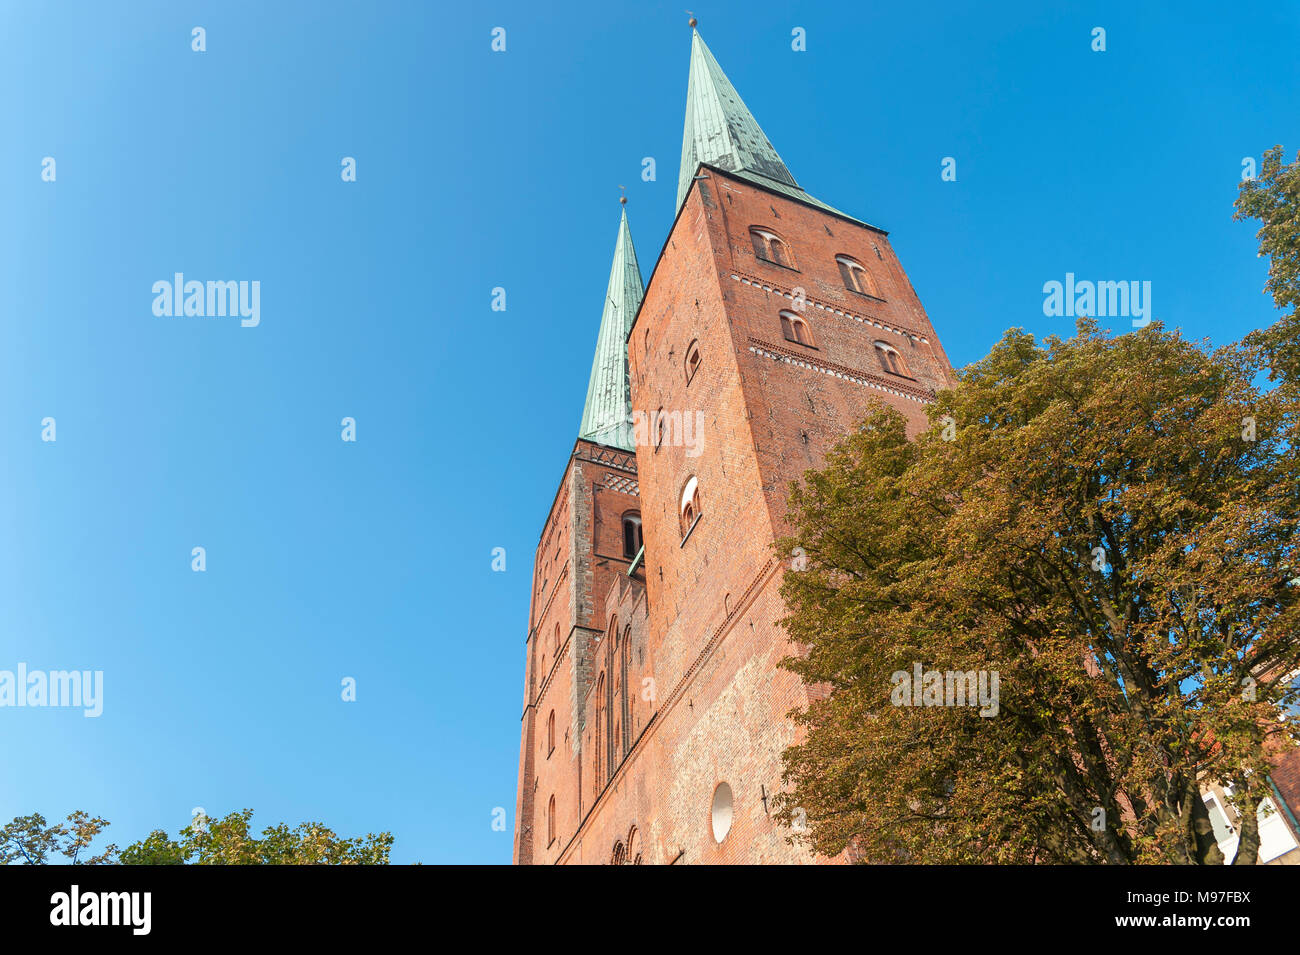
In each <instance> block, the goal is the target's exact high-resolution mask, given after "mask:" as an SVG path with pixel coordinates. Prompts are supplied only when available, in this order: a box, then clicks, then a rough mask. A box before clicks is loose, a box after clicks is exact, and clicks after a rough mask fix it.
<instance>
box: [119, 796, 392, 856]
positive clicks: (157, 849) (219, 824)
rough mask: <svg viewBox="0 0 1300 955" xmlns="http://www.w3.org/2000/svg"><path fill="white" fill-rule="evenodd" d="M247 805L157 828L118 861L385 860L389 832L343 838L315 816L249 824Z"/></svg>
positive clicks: (389, 844) (249, 812) (390, 839)
mask: <svg viewBox="0 0 1300 955" xmlns="http://www.w3.org/2000/svg"><path fill="white" fill-rule="evenodd" d="M252 818H253V810H251V809H244V810H242V811H241V812H232V813H230V814H229V815H227V816H226V817H225V818H224V819H219V820H217V819H214V820H208V819H203V820H201V821H196V822H193V823H191V824H190V825H188V826H186V827H185V828H184V829H182V830H181V831H180V833H179V838H178V839H176V840H172V839H170V838H169V837H168V836H167V834H166V833H165V832H163V831H162V830H154V831H153V832H151V833H150V834H149V835H148V837H146V838H145V839H143V840H142V841H140V842H137V843H135V844H134V845H131V846H128V847H127V848H126V849H124V850H123V851H122V855H121V861H122V863H123V864H124V865H180V864H183V863H187V862H190V863H196V864H198V865H387V864H388V857H389V853H390V852H391V850H392V846H393V837H392V834H391V833H387V832H384V833H379V834H378V835H376V834H374V833H368V834H367V835H365V836H362V837H358V838H354V839H345V838H341V837H340V836H339V835H338V834H336V833H335V832H334V830H333V829H330V828H329V827H328V826H325V825H323V824H321V823H318V822H304V823H302V824H301V825H299V826H296V827H294V828H292V829H291V828H289V826H287V825H285V824H283V823H280V824H279V825H275V826H268V827H267V828H266V829H264V830H262V834H261V836H260V837H258V836H256V835H254V834H253V833H252V831H251V829H250V823H251V821H252Z"/></svg>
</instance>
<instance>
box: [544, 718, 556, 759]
mask: <svg viewBox="0 0 1300 955" xmlns="http://www.w3.org/2000/svg"><path fill="white" fill-rule="evenodd" d="M553 752H555V710H551V715H550V716H548V717H546V755H547V756H550V755H551V754H552V753H553Z"/></svg>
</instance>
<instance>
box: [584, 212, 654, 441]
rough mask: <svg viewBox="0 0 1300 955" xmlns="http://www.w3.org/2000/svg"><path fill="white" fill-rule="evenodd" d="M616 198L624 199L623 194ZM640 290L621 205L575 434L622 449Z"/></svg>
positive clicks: (628, 429) (627, 432)
mask: <svg viewBox="0 0 1300 955" xmlns="http://www.w3.org/2000/svg"><path fill="white" fill-rule="evenodd" d="M622 201H623V202H624V203H626V202H627V200H626V199H623V200H622ZM644 295H645V285H644V284H642V282H641V267H640V266H639V265H637V261H636V249H634V248H633V247H632V230H631V229H629V228H628V225H627V209H626V208H624V209H623V219H622V221H621V222H620V223H619V226H618V241H617V242H615V244H614V264H613V265H612V266H611V267H610V270H609V288H608V289H607V290H606V292H605V308H604V310H603V311H602V312H601V315H600V331H599V332H598V333H597V335H596V357H595V358H594V359H593V360H592V363H591V381H590V382H589V383H588V385H587V404H586V405H585V406H584V407H583V409H582V424H581V425H579V427H578V436H579V437H581V438H587V439H588V440H591V441H597V442H599V443H600V444H605V445H609V446H610V447H615V448H622V449H623V450H625V451H633V450H635V448H634V447H633V446H632V429H631V420H632V387H631V382H630V381H629V379H628V374H627V336H628V333H629V332H630V331H631V330H632V320H633V319H634V318H636V310H637V309H638V308H640V307H641V299H642V297H643V296H644Z"/></svg>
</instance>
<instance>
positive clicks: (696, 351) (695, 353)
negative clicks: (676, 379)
mask: <svg viewBox="0 0 1300 955" xmlns="http://www.w3.org/2000/svg"><path fill="white" fill-rule="evenodd" d="M699 367H700V343H699V342H691V344H690V346H689V347H688V348H687V349H686V383H687V384H688V385H689V384H690V383H691V379H692V378H694V377H695V372H696V371H698V370H699Z"/></svg>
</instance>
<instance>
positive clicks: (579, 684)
mask: <svg viewBox="0 0 1300 955" xmlns="http://www.w3.org/2000/svg"><path fill="white" fill-rule="evenodd" d="M643 294H644V285H643V284H642V280H641V270H640V267H639V266H638V264H637V260H636V249H635V248H634V247H633V245H632V233H631V230H630V228H629V227H628V221H627V212H626V210H624V212H623V214H622V219H621V221H620V222H619V228H618V237H617V239H616V240H615V243H614V260H613V263H612V265H611V266H610V274H609V284H608V287H607V288H606V290H605V300H604V304H603V307H602V310H601V317H600V326H599V331H598V332H597V336H596V353H595V357H594V358H593V360H592V366H591V378H590V380H589V382H588V385H587V400H586V404H585V405H584V407H583V411H582V418H581V421H580V423H579V426H578V439H577V441H576V442H575V444H574V446H573V448H572V450H571V451H570V453H569V458H568V461H567V462H566V465H565V470H564V475H563V477H562V479H561V481H560V487H559V490H558V491H557V492H556V495H555V499H554V501H553V502H552V504H551V512H550V514H549V515H548V517H547V520H546V524H545V526H544V528H543V530H542V534H541V539H540V540H539V542H538V545H537V552H536V556H535V558H534V562H533V581H532V603H531V609H530V611H529V627H528V637H527V644H526V646H527V655H526V659H527V665H526V673H525V682H524V710H523V719H522V728H521V733H520V758H519V788H518V794H517V798H516V807H515V851H514V859H515V862H516V863H522V864H529V863H534V862H553V861H556V858H557V857H558V854H559V849H560V846H561V844H562V843H561V839H562V838H564V837H572V835H573V833H574V832H575V831H576V830H577V828H578V825H579V822H580V820H581V814H582V812H583V810H584V806H585V805H587V804H588V803H589V801H590V796H589V795H588V796H587V799H586V801H584V794H585V793H586V790H584V788H583V785H582V782H583V778H584V757H585V758H586V760H587V766H586V767H585V774H586V777H587V779H588V780H590V779H592V778H594V776H595V775H596V774H597V773H599V772H604V771H608V767H609V766H610V763H611V761H612V746H613V740H612V732H613V727H614V720H613V718H612V717H613V711H614V709H615V706H616V705H617V706H618V708H619V711H620V715H621V713H622V709H623V705H622V704H623V703H624V700H623V699H622V697H625V696H626V693H625V692H624V690H625V688H626V681H625V680H623V681H620V683H619V685H618V687H617V690H618V692H617V693H616V692H615V687H614V685H613V683H612V682H602V681H601V677H602V676H604V677H605V679H606V680H607V681H608V680H609V677H608V676H606V675H605V672H604V669H603V668H601V667H599V666H597V663H598V662H601V661H602V658H603V655H604V650H605V647H604V645H602V643H601V641H602V638H603V637H604V631H605V629H606V627H605V623H606V620H607V619H608V613H607V611H606V603H607V599H608V595H609V593H610V591H611V589H612V590H614V592H616V593H617V592H618V588H619V587H620V586H621V587H622V588H623V589H624V590H627V589H630V588H639V589H640V590H642V591H643V586H642V581H643V579H644V578H643V577H640V576H638V575H637V573H636V571H635V566H634V562H635V560H636V558H637V557H638V554H639V552H640V550H641V517H640V508H639V500H638V491H637V479H636V456H635V454H634V453H633V447H632V441H631V429H630V428H629V425H628V423H629V420H630V416H631V407H630V405H631V396H630V390H629V384H628V369H627V344H626V343H627V334H628V330H629V329H630V328H631V325H632V319H633V317H634V316H635V315H636V312H637V309H638V308H639V307H640V305H641V298H642V295H643ZM597 671H599V672H597ZM597 697H599V699H597ZM630 722H631V720H629V719H621V720H620V721H619V722H618V730H619V733H620V734H622V733H623V732H624V727H625V726H627V725H628V724H629V723H630ZM597 730H599V731H600V732H599V734H597V733H596V731H597ZM584 735H585V736H593V737H595V736H597V735H598V736H599V745H600V747H601V748H603V749H604V750H605V752H603V753H602V754H601V759H599V760H597V759H596V754H595V750H596V748H597V741H596V740H595V739H593V741H592V742H591V743H590V744H588V745H587V747H586V751H584V745H583V743H584ZM588 788H590V787H588Z"/></svg>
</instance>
